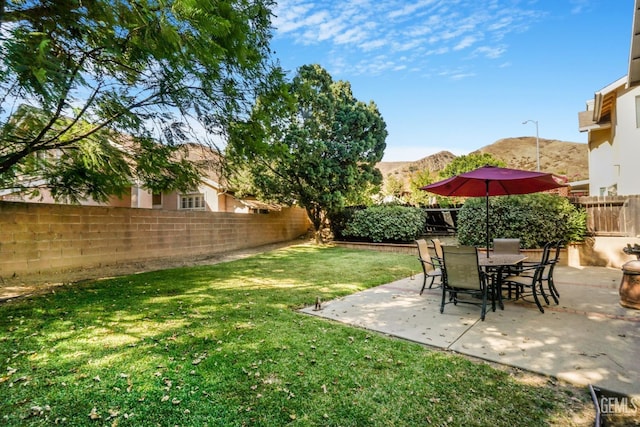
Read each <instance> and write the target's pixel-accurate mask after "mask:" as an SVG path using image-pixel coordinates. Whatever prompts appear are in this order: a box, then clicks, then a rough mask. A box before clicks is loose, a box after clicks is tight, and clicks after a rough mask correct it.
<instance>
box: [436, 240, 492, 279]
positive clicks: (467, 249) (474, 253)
mask: <svg viewBox="0 0 640 427" xmlns="http://www.w3.org/2000/svg"><path fill="white" fill-rule="evenodd" d="M442 255H443V261H444V275H445V282H446V285H447V286H448V287H450V288H459V289H478V290H482V289H483V283H482V278H481V270H480V264H479V263H478V250H477V249H476V248H475V247H473V246H443V247H442Z"/></svg>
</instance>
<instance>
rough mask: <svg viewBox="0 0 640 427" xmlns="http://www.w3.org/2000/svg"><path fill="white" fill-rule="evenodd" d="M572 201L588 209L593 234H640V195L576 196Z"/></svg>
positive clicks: (588, 225) (588, 222) (588, 229)
mask: <svg viewBox="0 0 640 427" xmlns="http://www.w3.org/2000/svg"><path fill="white" fill-rule="evenodd" d="M571 202H572V203H573V204H574V205H575V206H578V207H581V208H584V209H585V210H586V211H587V232H588V233H589V234H590V235H592V236H621V237H636V236H638V235H639V234H640V196H638V195H634V196H600V197H576V198H572V199H571Z"/></svg>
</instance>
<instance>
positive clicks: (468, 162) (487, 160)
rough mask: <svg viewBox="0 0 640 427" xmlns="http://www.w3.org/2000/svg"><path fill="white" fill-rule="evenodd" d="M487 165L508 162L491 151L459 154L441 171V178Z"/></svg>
mask: <svg viewBox="0 0 640 427" xmlns="http://www.w3.org/2000/svg"><path fill="white" fill-rule="evenodd" d="M487 165H490V166H499V167H505V166H506V163H505V162H503V161H502V160H498V159H496V158H494V157H493V156H492V155H491V154H489V153H482V154H468V155H463V156H458V157H456V158H455V159H453V161H452V162H451V163H449V164H448V165H447V167H445V168H444V169H443V170H442V171H441V172H440V178H442V179H445V178H450V177H452V176H455V175H459V174H461V173H465V172H469V171H472V170H474V169H477V168H480V167H482V166H487Z"/></svg>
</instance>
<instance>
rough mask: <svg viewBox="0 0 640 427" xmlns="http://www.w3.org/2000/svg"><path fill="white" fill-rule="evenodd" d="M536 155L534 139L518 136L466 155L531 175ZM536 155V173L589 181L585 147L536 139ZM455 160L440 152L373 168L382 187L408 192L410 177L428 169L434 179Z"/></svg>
mask: <svg viewBox="0 0 640 427" xmlns="http://www.w3.org/2000/svg"><path fill="white" fill-rule="evenodd" d="M536 151H537V150H536V138H535V137H528V136H522V137H512V138H503V139H500V140H498V141H496V142H494V143H493V144H490V145H486V146H484V147H482V148H479V149H477V150H475V151H472V152H471V153H469V154H482V153H488V154H490V155H491V156H493V157H494V158H496V159H498V160H502V161H503V162H505V163H506V165H507V167H509V168H513V169H524V170H532V171H535V170H536V168H537V159H536ZM539 152H540V171H542V172H550V173H553V174H556V175H562V176H565V177H567V179H568V180H569V182H573V181H580V180H585V179H588V178H589V149H588V146H587V144H584V143H579V142H568V141H560V140H556V139H545V138H539ZM456 157H458V156H456V155H455V154H453V153H451V152H449V151H440V152H438V153H435V154H432V155H430V156H426V157H423V158H422V159H419V160H415V161H405V162H379V163H378V164H377V165H376V167H377V168H378V169H379V170H380V172H381V173H382V177H383V183H386V181H387V180H388V179H389V178H390V177H395V178H396V179H398V180H400V181H401V182H403V183H404V184H405V187H406V188H408V183H409V181H410V180H411V176H412V175H413V174H415V173H416V172H418V171H420V170H425V169H428V170H429V171H431V173H432V174H434V175H437V174H438V172H440V171H441V170H443V169H444V168H445V167H446V166H447V165H448V164H449V163H451V162H452V161H453V160H454V159H455V158H456Z"/></svg>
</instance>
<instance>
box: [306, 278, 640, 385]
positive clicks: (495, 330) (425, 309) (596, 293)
mask: <svg viewBox="0 0 640 427" xmlns="http://www.w3.org/2000/svg"><path fill="white" fill-rule="evenodd" d="M554 277H555V283H556V287H557V288H558V291H559V292H560V304H559V305H555V304H554V303H553V302H551V304H550V305H549V306H545V313H541V312H540V311H539V310H538V309H537V307H536V306H535V304H533V303H528V302H525V301H517V302H515V301H505V308H504V311H502V310H500V309H499V308H498V309H497V310H496V311H495V312H492V311H490V310H489V311H488V313H487V316H486V319H485V321H484V322H483V321H481V320H480V308H479V307H477V306H474V305H468V304H458V305H457V306H454V305H453V304H449V305H447V306H446V307H445V311H444V313H443V314H440V300H441V295H442V291H441V289H440V288H437V289H436V288H434V289H429V290H425V292H424V293H423V294H422V295H420V294H419V291H420V288H421V285H422V275H416V276H414V277H409V278H406V279H403V280H399V281H396V282H393V283H388V284H385V285H382V286H378V287H376V288H372V289H369V290H366V291H363V292H359V293H356V294H353V295H350V296H347V297H344V298H340V299H337V300H333V301H327V302H324V303H323V304H322V308H321V310H318V311H315V310H314V307H308V308H305V309H303V310H302V311H303V312H304V313H307V314H310V315H315V316H321V317H324V318H327V319H332V320H336V321H339V322H342V323H347V324H350V325H353V326H357V327H361V328H366V329H369V330H373V331H378V332H381V333H384V334H388V335H391V336H394V337H399V338H404V339H407V340H411V341H415V342H418V343H422V344H426V345H429V346H434V347H438V348H441V349H446V350H449V351H455V352H458V353H462V354H466V355H470V356H474V357H478V358H482V359H485V360H490V361H493V362H497V363H501V364H505V365H511V366H515V367H518V368H521V369H525V370H529V371H533V372H536V373H540V374H544V375H548V376H552V377H555V378H559V379H562V380H566V381H569V382H571V383H573V384H576V385H584V386H587V385H589V384H592V385H594V386H598V387H601V388H604V389H607V390H611V391H615V392H618V393H623V394H626V395H633V396H640V362H638V357H639V356H640V310H631V309H626V308H624V307H622V306H620V304H619V295H618V288H619V286H620V280H621V278H622V271H621V270H619V269H612V268H603V267H581V268H574V267H557V268H556V271H555V276H554Z"/></svg>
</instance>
